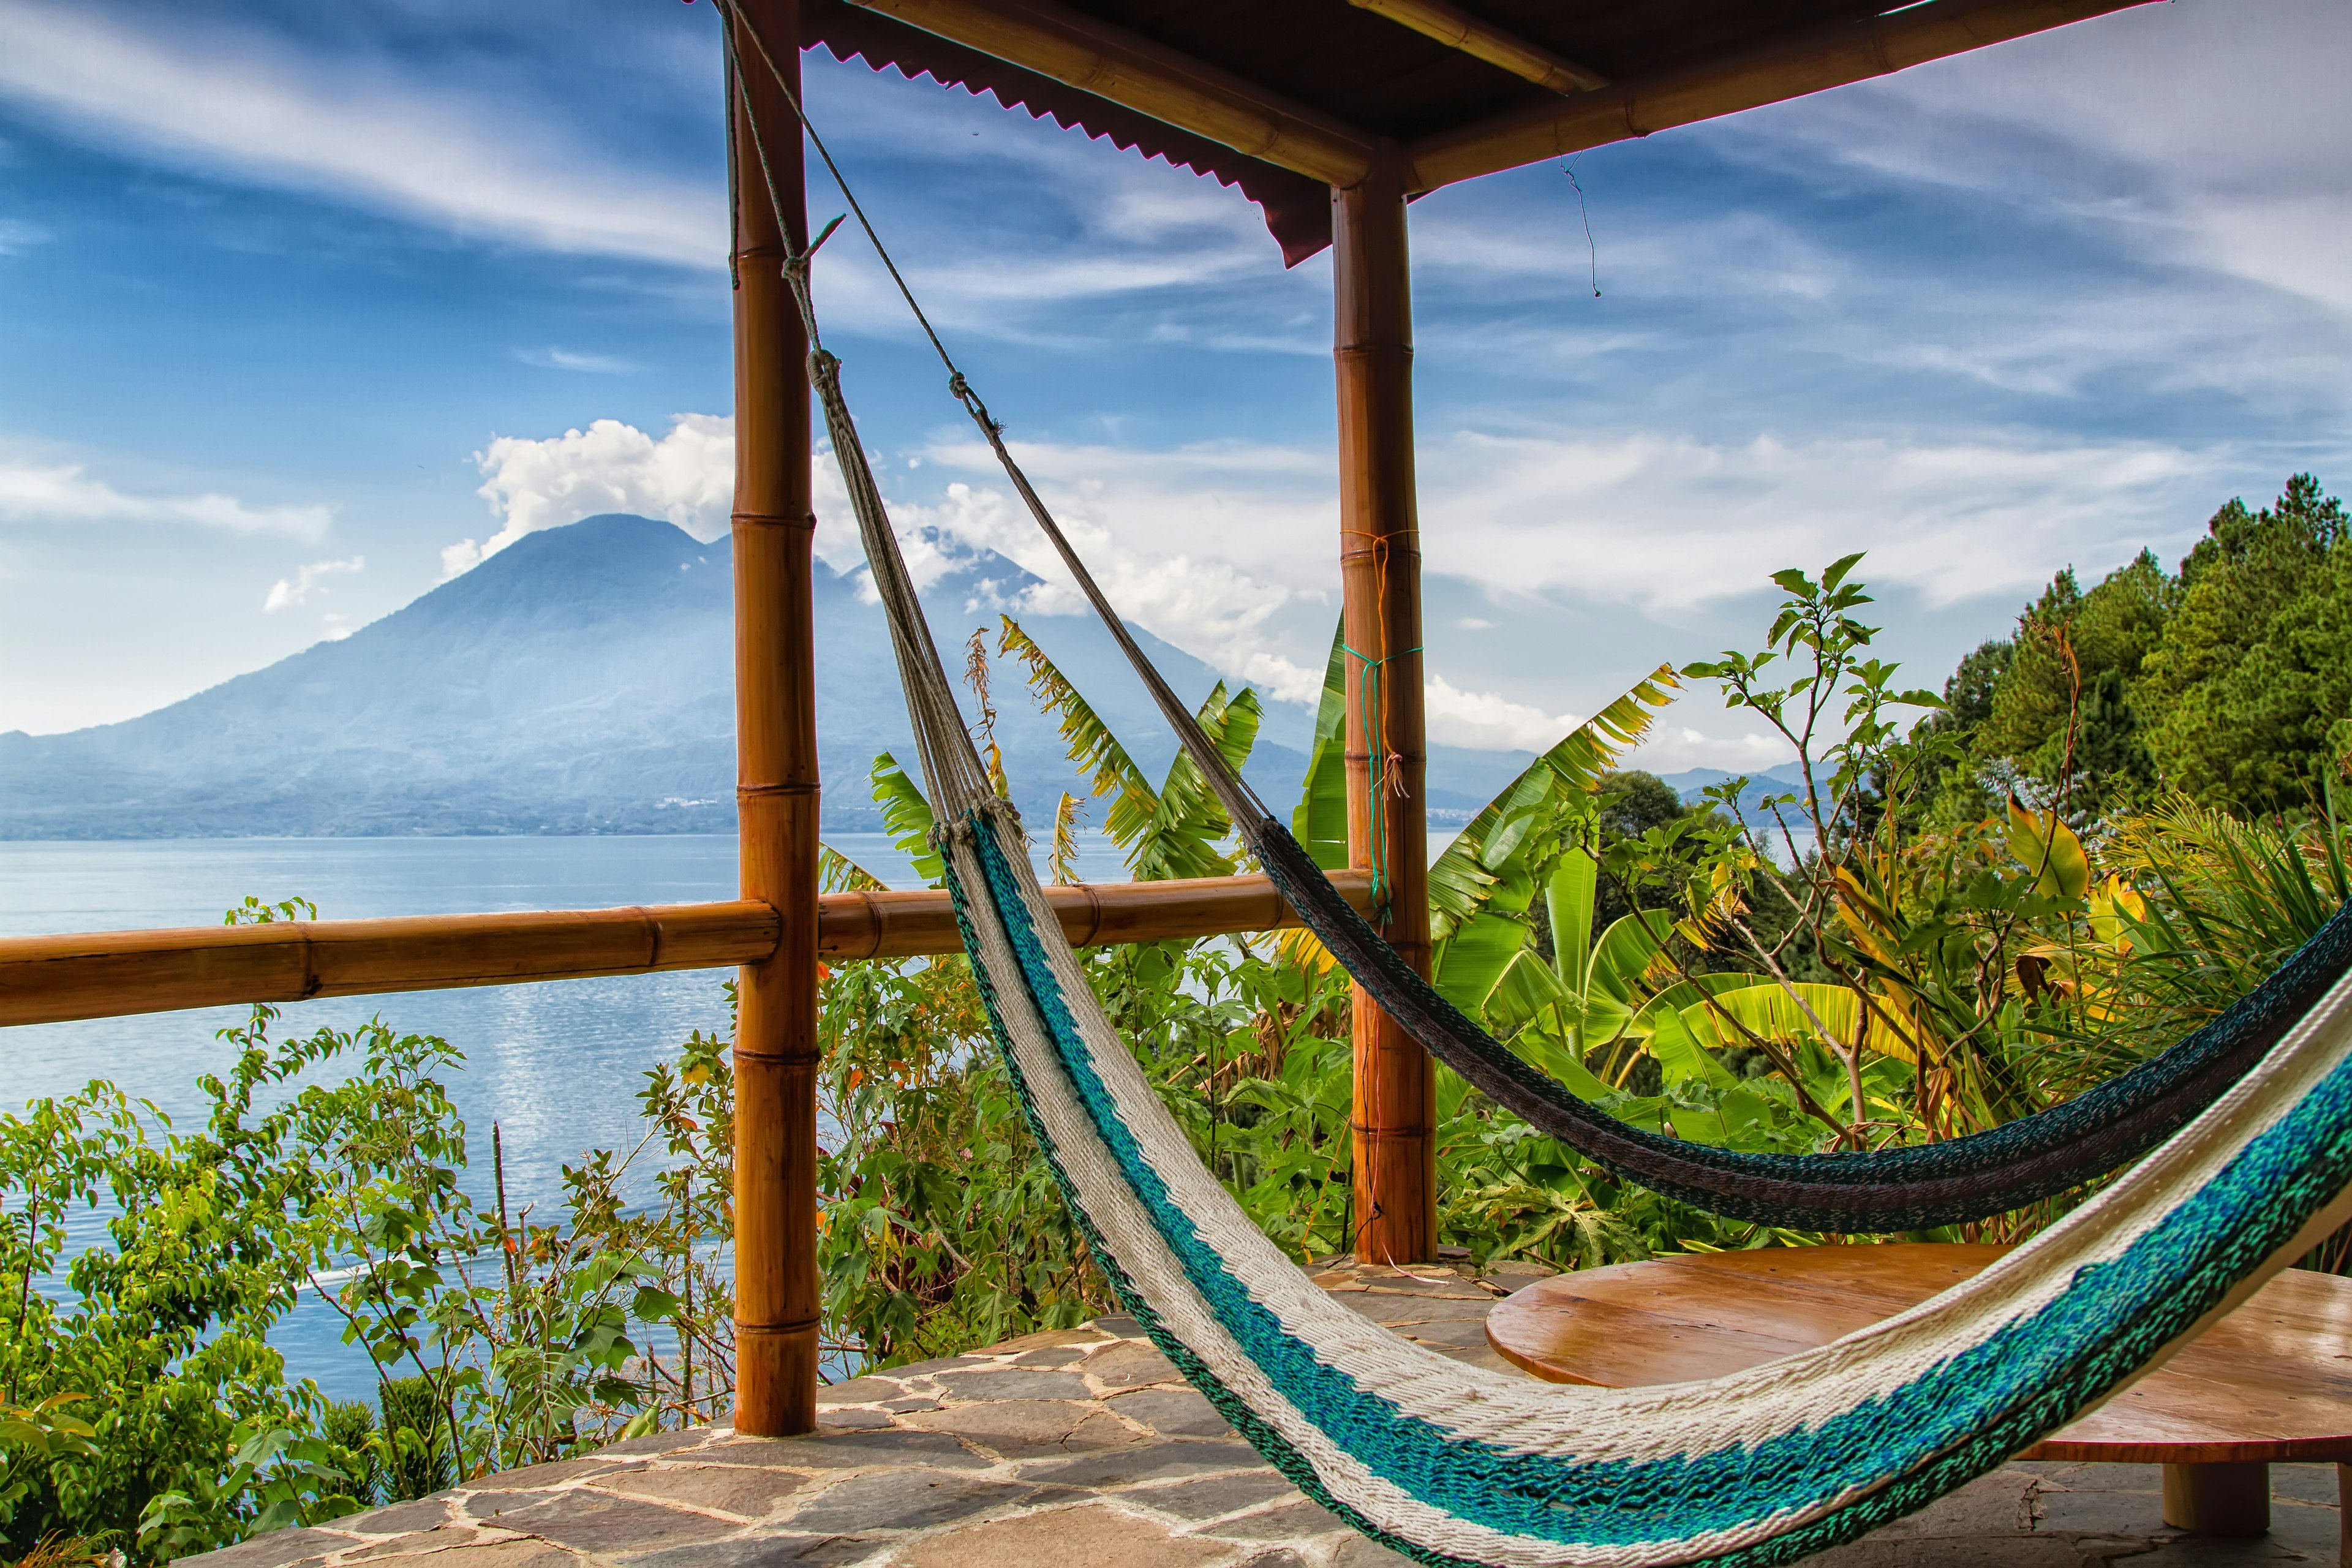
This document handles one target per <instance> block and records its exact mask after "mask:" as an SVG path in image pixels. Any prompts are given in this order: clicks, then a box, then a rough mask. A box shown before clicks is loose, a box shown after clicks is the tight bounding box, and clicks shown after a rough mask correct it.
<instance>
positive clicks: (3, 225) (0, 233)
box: [0, 217, 54, 256]
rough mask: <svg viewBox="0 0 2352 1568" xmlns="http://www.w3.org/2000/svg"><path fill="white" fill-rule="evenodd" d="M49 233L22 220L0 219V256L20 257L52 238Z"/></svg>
mask: <svg viewBox="0 0 2352 1568" xmlns="http://www.w3.org/2000/svg"><path fill="white" fill-rule="evenodd" d="M52 238H54V236H52V235H51V234H50V233H49V231H48V230H47V229H46V228H44V227H42V226H40V225H39V224H37V223H27V222H26V221H25V220H24V219H23V218H15V217H0V256H22V255H24V254H25V252H26V251H28V250H30V249H32V248H33V247H35V246H37V245H46V244H47V243H48V242H49V240H50V239H52Z"/></svg>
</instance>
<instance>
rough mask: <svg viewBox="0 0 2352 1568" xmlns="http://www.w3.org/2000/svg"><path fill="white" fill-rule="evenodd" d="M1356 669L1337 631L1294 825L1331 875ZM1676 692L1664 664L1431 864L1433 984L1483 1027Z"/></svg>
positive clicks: (1337, 853)
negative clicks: (1574, 848) (1593, 822)
mask: <svg viewBox="0 0 2352 1568" xmlns="http://www.w3.org/2000/svg"><path fill="white" fill-rule="evenodd" d="M1347 658H1348V653H1347V649H1346V647H1344V646H1343V642H1342V634H1341V633H1338V632H1335V633H1334V634H1333V636H1332V638H1331V657H1330V660H1329V662H1328V664H1327V665H1326V667H1325V668H1324V674H1323V697H1322V701H1321V702H1320V704H1319V705H1318V708H1317V710H1316V716H1315V750H1314V752H1313V755H1312V760H1311V761H1310V762H1309V763H1308V764H1307V779H1306V782H1305V784H1304V785H1303V787H1302V788H1301V791H1300V795H1299V802H1298V808H1297V811H1296V812H1294V813H1293V814H1292V816H1291V825H1292V826H1291V830H1292V832H1293V833H1294V834H1295V835H1297V838H1298V840H1299V842H1300V843H1302V844H1304V845H1305V846H1306V847H1307V849H1308V850H1309V851H1310V852H1312V853H1313V855H1314V857H1315V863H1316V864H1317V865H1318V866H1320V867H1321V868H1323V869H1325V870H1327V871H1336V870H1339V869H1340V868H1343V867H1345V866H1346V865H1347V864H1348V770H1347V733H1346V720H1347V708H1348V693H1347V668H1348V667H1347ZM1676 685H1677V682H1676V681H1675V670H1674V666H1672V665H1670V664H1662V665H1660V666H1659V667H1658V668H1656V669H1655V670H1654V671H1652V672H1651V674H1650V675H1649V676H1648V677H1647V678H1646V679H1643V680H1642V681H1641V682H1639V683H1638V684H1636V685H1635V686H1634V688H1633V689H1632V690H1631V691H1628V692H1627V693H1625V695H1624V696H1622V697H1620V698H1618V699H1617V700H1615V701H1613V702H1612V703H1610V704H1609V705H1608V706H1607V707H1605V708H1603V709H1601V711H1600V712H1598V713H1596V714H1594V715H1593V716H1592V717H1591V718H1590V719H1588V720H1586V721H1584V722H1583V723H1582V724H1580V725H1578V726H1577V727H1576V728H1575V729H1574V730H1571V731H1569V733H1568V734H1567V735H1566V736H1564V737H1563V738H1562V739H1561V740H1560V741H1559V743H1558V744H1556V745H1554V746H1553V747H1551V749H1550V750H1549V751H1547V752H1544V753H1543V754H1542V755H1541V756H1539V757H1538V758H1537V759H1536V760H1535V761H1534V762H1532V763H1528V765H1527V767H1526V768H1524V769H1522V770H1521V771H1520V773H1519V774H1518V776H1517V777H1516V778H1514V779H1512V780H1511V782H1510V783H1509V784H1506V785H1504V786H1503V788H1502V790H1501V791H1500V792H1499V793H1498V794H1497V795H1496V796H1495V798H1494V799H1492V800H1490V801H1488V802H1487V803H1486V805H1485V806H1484V807H1483V808H1482V809H1480V811H1479V812H1478V813H1477V815H1475V816H1473V817H1472V818H1471V819H1470V821H1469V824H1468V825H1467V826H1465V827H1464V828H1463V829H1462V831H1461V832H1459V833H1457V834H1455V835H1454V841H1453V842H1452V843H1450V844H1448V845H1447V846H1446V847H1445V849H1444V853H1442V854H1440V855H1439V856H1438V857H1437V858H1436V859H1435V860H1434V861H1433V862H1432V863H1431V865H1430V868H1429V933H1430V936H1431V939H1432V940H1433V943H1434V944H1435V945H1434V947H1433V952H1432V954H1431V960H1430V973H1431V981H1432V983H1433V984H1435V985H1436V987H1437V989H1438V990H1439V992H1441V993H1442V994H1444V996H1445V998H1446V999H1447V1000H1448V1001H1450V1002H1452V1003H1453V1004H1454V1005H1455V1006H1457V1007H1460V1008H1461V1009H1462V1010H1463V1011H1464V1012H1465V1013H1469V1014H1471V1015H1473V1016H1475V1015H1476V1014H1477V1012H1478V1010H1479V1008H1480V1007H1481V1006H1482V1005H1484V1004H1485V1002H1486V997H1487V996H1488V995H1489V994H1491V993H1492V992H1493V991H1494V989H1495V984H1496V982H1497V981H1498V980H1500V979H1501V978H1502V974H1503V972H1504V970H1506V969H1507V968H1508V967H1509V966H1510V965H1511V963H1512V962H1513V961H1514V960H1515V959H1517V957H1518V955H1519V954H1520V952H1522V951H1524V950H1525V949H1526V948H1527V946H1528V940H1529V938H1530V936H1531V935H1532V934H1533V933H1532V930H1531V928H1530V926H1529V924H1528V919H1527V916H1528V910H1529V909H1530V908H1531V906H1532V905H1533V904H1534V902H1535V900H1536V895H1537V888H1536V872H1537V870H1538V868H1540V867H1542V866H1543V865H1545V864H1546V863H1547V862H1548V861H1549V859H1550V858H1551V857H1552V856H1553V854H1554V853H1555V852H1556V851H1557V850H1558V849H1559V846H1560V843H1561V840H1562V836H1563V833H1564V831H1565V830H1566V829H1567V828H1568V827H1569V826H1570V824H1572V823H1573V822H1575V821H1577V820H1579V819H1580V817H1581V816H1582V815H1583V814H1584V813H1585V811H1586V810H1587V809H1588V808H1589V806H1590V804H1591V800H1592V797H1593V796H1594V795H1595V794H1596V793H1597V792H1598V791H1599V789H1600V787H1601V775H1602V774H1604V773H1608V772H1609V771H1610V770H1611V769H1612V768H1613V767H1614V766H1616V764H1617V760H1618V759H1619V758H1620V757H1621V756H1622V755H1623V754H1624V753H1625V752H1628V751H1630V750H1632V749H1633V747H1634V746H1636V745H1638V744H1640V743H1641V741H1642V739H1643V736H1645V735H1646V734H1648V733H1649V730H1650V725H1651V723H1652V722H1653V719H1654V712H1655V710H1658V709H1662V708H1664V706H1665V705H1666V704H1667V703H1669V702H1671V701H1673V700H1674V694H1675V689H1676Z"/></svg>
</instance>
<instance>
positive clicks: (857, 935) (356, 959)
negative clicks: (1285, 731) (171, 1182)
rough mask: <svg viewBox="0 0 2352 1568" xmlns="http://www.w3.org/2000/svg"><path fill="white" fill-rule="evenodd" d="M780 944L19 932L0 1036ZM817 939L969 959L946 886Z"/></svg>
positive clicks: (1137, 908) (1219, 922)
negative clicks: (11, 1030)
mask: <svg viewBox="0 0 2352 1568" xmlns="http://www.w3.org/2000/svg"><path fill="white" fill-rule="evenodd" d="M1332 880H1333V881H1334V882H1337V883H1338V884H1339V887H1340V889H1341V890H1343V891H1344V892H1346V893H1347V895H1348V897H1349V900H1350V901H1352V902H1354V903H1355V904H1356V905H1357V906H1358V907H1360V908H1361V907H1364V906H1366V905H1368V904H1369V902H1370V874H1369V873H1366V872H1362V871H1352V872H1351V871H1340V872H1334V873H1333V874H1332ZM1046 897H1047V899H1048V900H1050V901H1051V902H1052V904H1053V906H1054V909H1055V913H1057V914H1058V915H1060V917H1061V921H1062V930H1063V931H1065V932H1066V934H1067V935H1068V937H1069V939H1070V941H1071V942H1073V943H1075V944H1077V945H1079V946H1086V945H1089V944H1093V945H1103V944H1108V943H1112V942H1159V941H1166V940H1171V939H1176V938H1183V937H1199V936H1223V935H1226V934H1229V933H1232V932H1234V931H1271V930H1276V929H1279V928H1282V927H1285V926H1294V925H1297V923H1298V921H1297V917H1296V916H1295V915H1294V914H1292V912H1291V910H1290V909H1289V907H1288V906H1287V905H1286V904H1285V903H1284V902H1283V901H1282V900H1281V898H1280V897H1279V896H1277V895H1276V892H1275V890H1274V884H1273V883H1271V882H1269V881H1268V880H1266V879H1265V878H1264V877H1215V878H1207V879H1202V880H1198V881H1180V882H1112V883H1106V884H1103V885H1102V886H1099V887H1089V886H1079V887H1068V888H1051V889H1047V890H1046ZM780 935H781V929H780V925H779V922H778V921H777V918H776V911H775V910H773V909H772V908H770V907H769V906H768V905H766V904H764V903H760V902H757V901H755V900H731V901H729V902H725V903H709V904H667V905H655V906H629V907H625V908H622V909H613V910H551V911H533V912H528V913H515V914H481V915H411V916H404V917H401V918H398V919H393V920H370V921H278V922H277V923H274V924H270V925H249V926H184V927H179V928H176V929H171V930H161V931H77V932H74V933H71V934H69V935H65V936H19V937H7V938H0V1026H5V1025H10V1024H54V1023H62V1022H65V1021H67V1020H68V1019H74V1018H114V1017H121V1016H125V1015H127V1014H132V1013H164V1012H171V1011H173V1010H175V1009H178V1008H184V1007H218V1006H224V1005H236V1004H242V1003H250V1002H299V1001H302V1000H304V999H305V998H308V997H312V996H364V995H373V994H381V993H386V992H399V991H444V990H454V989H457V988H459V987H463V986H468V985H510V984H519V983H522V982H526V981H540V980H575V979H583V978H586V977H588V976H592V975H602V974H646V973H656V972H658V971H663V970H673V969H717V968H722V967H725V966H727V965H730V964H738V963H758V962H760V961H761V960H762V959H765V958H767V957H768V956H769V955H771V954H772V953H773V952H775V950H776V943H777V942H778V941H779V939H780ZM817 945H818V951H819V952H822V953H823V954H824V956H826V957H828V958H831V959H835V960H845V959H853V958H893V957H912V956H917V955H919V954H924V953H940V952H961V951H962V950H963V942H962V938H961V935H960V933H959V932H958V931H957V929H956V921H955V911H954V910H952V909H951V908H950V907H949V903H948V896H947V894H945V893H941V892H929V891H924V892H906V893H898V892H889V893H828V894H826V895H825V896H824V898H823V899H821V900H819V907H818V910H817Z"/></svg>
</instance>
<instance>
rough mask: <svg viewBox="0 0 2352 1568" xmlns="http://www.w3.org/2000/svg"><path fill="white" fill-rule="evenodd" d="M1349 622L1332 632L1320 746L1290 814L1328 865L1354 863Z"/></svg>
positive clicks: (1319, 715)
mask: <svg viewBox="0 0 2352 1568" xmlns="http://www.w3.org/2000/svg"><path fill="white" fill-rule="evenodd" d="M1346 633H1347V623H1346V622H1345V621H1342V622H1341V623H1340V624H1339V626H1338V627H1337V628H1335V629H1334V630H1333V631H1332V633H1331V658H1330V659H1329V661H1328V663H1327V664H1326V665H1325V666H1324V669H1323V699H1322V701H1321V702H1320V703H1318V705H1317V707H1316V710H1315V746H1314V750H1313V752H1311V753H1310V754H1309V756H1308V758H1307V781H1306V784H1305V785H1304V786H1303V787H1302V788H1301V790H1300V791H1299V796H1298V809H1297V810H1296V811H1294V812H1292V813H1291V814H1290V832H1291V837H1294V838H1297V840H1298V842H1299V843H1301V844H1302V845H1305V846H1306V847H1307V853H1308V854H1309V855H1312V856H1313V857H1314V858H1315V864H1316V865H1318V866H1319V867H1321V868H1323V869H1324V870H1326V871H1342V870H1345V869H1347V866H1348V737H1347V726H1348V652H1347V647H1346Z"/></svg>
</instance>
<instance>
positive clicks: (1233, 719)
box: [996, 616, 1265, 882]
mask: <svg viewBox="0 0 2352 1568" xmlns="http://www.w3.org/2000/svg"><path fill="white" fill-rule="evenodd" d="M1001 618H1002V621H1003V630H1002V635H1001V636H1000V637H998V639H997V649H996V650H997V652H998V653H1000V654H1004V653H1010V654H1014V655H1017V656H1018V657H1019V658H1020V659H1021V662H1022V665H1023V667H1024V671H1025V673H1026V675H1027V678H1028V681H1029V689H1030V690H1031V691H1032V692H1033V693H1034V695H1035V697H1036V699H1037V705H1038V707H1040V708H1041V709H1043V710H1045V712H1047V713H1050V714H1053V715H1055V717H1056V718H1057V719H1058V720H1059V721H1060V725H1061V731H1062V740H1063V742H1064V743H1065V744H1066V746H1067V748H1068V750H1069V754H1070V760H1071V761H1072V762H1074V763H1077V765H1078V766H1079V767H1080V768H1082V769H1086V770H1088V771H1090V772H1091V773H1093V775H1094V777H1093V781H1092V782H1093V789H1094V793H1095V795H1097V796H1103V795H1108V796H1110V797H1111V803H1110V809H1109V810H1108V811H1107V812H1105V813H1104V814H1103V831H1104V832H1106V833H1108V834H1109V835H1110V837H1111V839H1112V841H1113V842H1114V843H1116V844H1117V845H1118V847H1120V848H1121V849H1124V850H1125V851H1127V863H1128V867H1129V870H1130V871H1131V872H1132V873H1133V874H1134V877H1135V879H1136V880H1137V881H1139V882H1160V881H1166V880H1169V879H1172V878H1178V877H1229V876H1231V875H1233V873H1234V867H1235V864H1236V862H1235V859H1234V853H1233V851H1232V850H1231V849H1230V848H1229V847H1227V845H1226V840H1227V839H1228V838H1230V837H1231V836H1232V833H1233V826H1234V825H1233V822H1232V820H1231V819H1230V818H1229V817H1227V816H1226V815H1225V809H1224V807H1223V805H1219V804H1218V803H1217V797H1216V795H1214V794H1213V792H1212V791H1211V790H1210V788H1209V781H1208V780H1207V779H1206V778H1205V777H1203V776H1202V773H1201V770H1200V767H1199V766H1198V765H1197V764H1196V763H1194V762H1193V761H1192V758H1191V757H1190V756H1188V755H1186V754H1185V753H1184V752H1181V751H1180V752H1177V753H1176V758H1175V761H1173V762H1172V763H1170V764H1169V766H1168V773H1167V775H1166V777H1165V778H1163V779H1162V780H1161V781H1160V786H1159V787H1158V788H1157V789H1155V788H1153V787H1152V785H1151V784H1150V781H1149V780H1148V779H1146V778H1145V777H1144V774H1143V770H1142V769H1141V768H1140V767H1139V766H1138V765H1137V764H1136V762H1135V759H1134V758H1133V757H1132V756H1130V755H1129V753H1128V750H1127V748H1126V747H1125V746H1123V745H1121V744H1120V743H1119V740H1118V736H1117V735H1115V734H1113V733H1112V732H1111V730H1110V726H1109V725H1108V724H1106V723H1105V722H1103V721H1102V718H1101V716H1100V715H1098V714H1097V713H1096V712H1095V710H1094V709H1093V707H1092V706H1091V705H1090V704H1089V703H1088V702H1087V700H1086V698H1085V697H1084V696H1083V695H1082V694H1081V693H1080V692H1079V690H1078V689H1077V686H1076V684H1075V683H1074V682H1073V681H1071V679H1069V677H1067V676H1066V675H1065V674H1063V673H1062V671H1061V670H1060V669H1059V668H1056V667H1055V664H1054V661H1053V660H1052V659H1051V658H1047V657H1046V656H1045V649H1043V648H1041V647H1038V646H1037V645H1036V643H1035V642H1034V641H1032V640H1031V638H1030V637H1029V634H1028V633H1026V632H1024V631H1023V630H1022V629H1021V624H1020V623H1019V622H1018V621H1015V620H1014V619H1013V617H1012V616H1003V617H1001ZM1195 717H1197V718H1198V719H1199V720H1200V721H1201V728H1202V729H1203V730H1205V731H1208V734H1209V738H1210V739H1211V740H1212V741H1213V742H1215V743H1216V747H1217V751H1218V753H1219V754H1220V755H1222V756H1223V758H1224V760H1225V765H1226V766H1228V767H1230V768H1232V769H1233V770H1234V772H1235V773H1239V772H1240V771H1241V768H1242V764H1243V763H1245V762H1247V761H1248V760H1249V754H1250V750H1251V748H1252V747H1253V746H1255V744H1256V743H1257V733H1258V729H1259V726H1260V725H1261V724H1262V723H1263V722H1264V721H1265V710H1264V708H1263V707H1262V706H1261V705H1260V704H1259V702H1258V698H1257V693H1256V692H1255V691H1253V690H1251V689H1249V688H1248V687H1244V688H1242V689H1241V690H1239V691H1237V692H1233V693H1228V692H1227V691H1226V689H1225V683H1224V682H1223V681H1222V680H1221V681H1219V682H1217V684H1216V687H1215V689H1213V690H1212V691H1211V692H1210V693H1209V695H1208V697H1207V699H1206V700H1204V701H1202V704H1201V706H1200V708H1199V710H1197V711H1196V713H1195Z"/></svg>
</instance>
